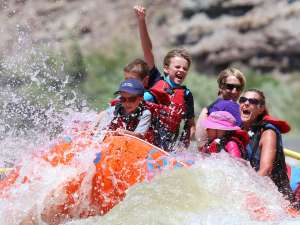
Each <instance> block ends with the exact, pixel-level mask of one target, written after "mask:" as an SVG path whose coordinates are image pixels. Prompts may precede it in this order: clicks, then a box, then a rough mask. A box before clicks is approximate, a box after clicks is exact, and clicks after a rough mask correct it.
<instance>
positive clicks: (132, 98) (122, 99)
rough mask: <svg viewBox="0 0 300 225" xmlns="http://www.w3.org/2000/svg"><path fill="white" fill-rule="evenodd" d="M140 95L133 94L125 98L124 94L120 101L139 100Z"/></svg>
mask: <svg viewBox="0 0 300 225" xmlns="http://www.w3.org/2000/svg"><path fill="white" fill-rule="evenodd" d="M138 97H139V96H131V97H128V98H125V97H123V96H120V98H119V99H120V102H135V101H136V100H137V98H138Z"/></svg>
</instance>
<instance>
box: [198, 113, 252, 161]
mask: <svg viewBox="0 0 300 225" xmlns="http://www.w3.org/2000/svg"><path fill="white" fill-rule="evenodd" d="M202 126H203V127H204V128H206V130H207V136H208V141H207V143H206V144H205V145H204V146H203V147H202V148H200V149H199V150H200V151H201V152H205V153H218V152H220V151H221V150H225V151H226V152H228V153H229V154H230V155H232V156H234V157H238V158H243V157H244V156H245V148H246V145H247V143H248V142H249V137H248V134H247V133H246V132H244V131H242V130H241V128H240V127H239V126H237V125H236V120H235V118H234V117H233V116H232V115H231V113H229V112H227V111H216V112H212V113H211V114H210V115H209V116H208V117H207V118H205V119H204V120H203V121H202Z"/></svg>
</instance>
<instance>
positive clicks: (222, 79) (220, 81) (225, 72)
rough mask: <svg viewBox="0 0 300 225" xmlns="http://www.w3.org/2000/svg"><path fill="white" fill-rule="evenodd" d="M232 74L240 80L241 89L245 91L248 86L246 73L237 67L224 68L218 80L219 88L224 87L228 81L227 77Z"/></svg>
mask: <svg viewBox="0 0 300 225" xmlns="http://www.w3.org/2000/svg"><path fill="white" fill-rule="evenodd" d="M230 76H234V77H236V78H237V79H238V80H239V81H240V83H241V91H243V90H244V88H245V86H246V78H245V75H244V74H243V73H242V72H241V71H239V70H238V69H236V68H227V69H225V70H222V71H221V72H220V73H219V76H218V80H217V81H218V85H219V88H222V87H223V85H224V84H225V82H226V79H227V77H230Z"/></svg>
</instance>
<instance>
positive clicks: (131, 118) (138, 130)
mask: <svg viewBox="0 0 300 225" xmlns="http://www.w3.org/2000/svg"><path fill="white" fill-rule="evenodd" d="M117 93H118V94H119V95H120V97H119V102H117V103H116V104H115V105H114V106H111V107H109V108H108V109H106V110H105V111H104V112H103V114H105V116H106V118H108V120H109V121H110V122H109V124H108V129H109V130H111V131H115V134H130V135H134V136H136V137H139V138H144V136H145V134H146V133H147V131H148V129H149V127H150V123H151V112H150V111H149V110H148V109H147V107H146V105H145V102H144V99H143V95H144V86H143V84H142V82H141V81H140V80H138V79H132V78H130V79H127V80H125V81H123V82H121V84H120V86H119V89H118V91H117ZM103 116H104V115H103Z"/></svg>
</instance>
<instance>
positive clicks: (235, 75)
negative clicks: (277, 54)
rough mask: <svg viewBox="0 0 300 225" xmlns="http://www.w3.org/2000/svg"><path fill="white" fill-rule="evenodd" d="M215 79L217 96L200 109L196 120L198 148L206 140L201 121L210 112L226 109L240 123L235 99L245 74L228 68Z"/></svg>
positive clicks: (241, 87) (238, 95)
mask: <svg viewBox="0 0 300 225" xmlns="http://www.w3.org/2000/svg"><path fill="white" fill-rule="evenodd" d="M217 81H218V86H219V90H218V98H217V99H216V100H215V101H214V102H213V103H212V104H210V105H209V106H207V107H205V108H204V109H203V110H202V112H201V113H200V116H199V118H198V121H197V126H196V133H195V137H196V140H197V142H198V147H199V149H201V148H202V147H203V146H204V145H205V144H206V143H207V140H208V139H207V133H206V129H205V128H204V127H203V126H202V121H203V120H204V119H205V118H207V116H208V115H210V114H211V113H212V112H215V111H227V112H229V113H231V114H232V115H233V116H234V118H235V120H236V125H237V126H240V125H241V118H240V109H239V105H238V104H237V103H236V101H237V100H238V99H239V97H240V95H241V93H242V91H243V89H244V87H245V83H246V79H245V76H244V75H243V74H242V72H241V71H239V70H238V69H235V68H228V69H225V70H223V71H221V72H220V74H219V76H218V80H217Z"/></svg>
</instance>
